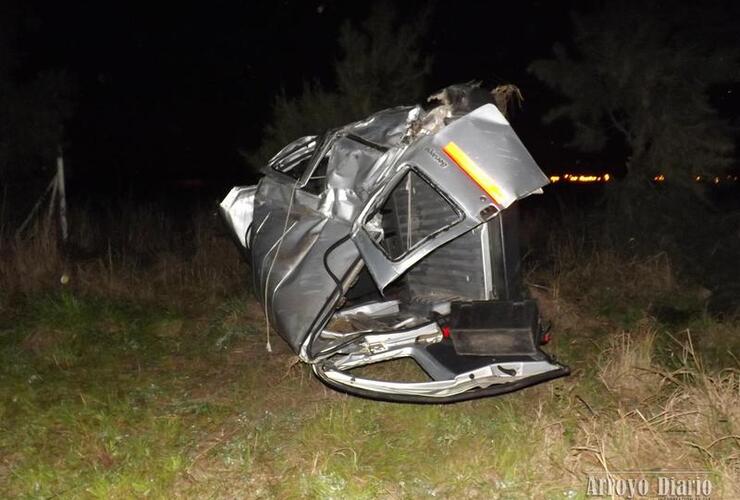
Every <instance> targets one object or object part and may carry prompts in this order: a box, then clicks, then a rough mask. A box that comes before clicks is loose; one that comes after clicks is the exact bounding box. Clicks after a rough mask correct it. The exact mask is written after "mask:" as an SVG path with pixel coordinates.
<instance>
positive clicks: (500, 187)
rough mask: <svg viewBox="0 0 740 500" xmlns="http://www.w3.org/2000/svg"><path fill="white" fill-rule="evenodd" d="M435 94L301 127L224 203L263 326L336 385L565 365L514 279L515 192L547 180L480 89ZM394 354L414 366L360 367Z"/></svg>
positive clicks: (419, 386)
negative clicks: (549, 348)
mask: <svg viewBox="0 0 740 500" xmlns="http://www.w3.org/2000/svg"><path fill="white" fill-rule="evenodd" d="M438 96H444V97H443V99H442V103H441V104H440V105H439V106H436V107H434V108H432V109H430V110H428V111H426V110H424V109H423V108H422V107H421V106H413V107H397V108H392V109H387V110H384V111H380V112H378V113H376V114H374V115H372V116H370V117H368V118H366V119H364V120H361V121H358V122H355V123H352V124H349V125H347V126H344V127H341V128H339V129H336V130H331V131H329V132H326V133H324V134H323V135H320V136H307V137H303V138H300V139H298V140H296V141H294V142H292V143H291V144H289V145H287V146H286V147H285V148H283V149H282V150H281V151H280V152H279V153H278V154H277V155H275V156H274V157H273V158H272V159H271V160H270V161H269V162H268V165H267V167H266V169H265V175H264V177H263V178H262V179H261V180H260V182H259V183H258V184H257V185H256V186H247V187H235V188H233V189H232V191H231V192H230V193H229V194H228V196H227V197H226V198H225V199H224V201H223V202H222V203H221V211H222V214H223V216H224V219H225V220H226V221H227V223H228V224H229V226H230V227H231V228H232V229H233V231H234V236H235V238H236V241H237V242H238V243H237V244H238V245H239V246H240V247H242V249H243V251H244V253H245V255H246V257H247V259H248V260H249V262H250V268H251V274H252V278H253V280H254V290H255V292H256V295H257V298H258V299H259V300H260V302H261V303H262V305H263V307H264V310H265V314H266V315H267V316H268V319H269V323H270V325H271V326H272V327H273V328H274V330H275V331H276V332H277V333H278V334H279V335H280V336H281V337H282V338H283V339H284V340H285V341H286V342H287V343H288V344H289V345H290V347H291V348H292V349H293V350H294V351H295V352H296V353H297V354H298V355H299V357H300V358H301V360H303V361H304V362H306V363H310V364H311V365H312V367H313V371H314V373H315V374H316V375H317V376H318V378H319V379H321V380H322V381H323V382H324V383H326V384H327V385H329V386H331V387H333V388H335V389H338V390H341V391H344V392H348V393H351V394H355V395H358V396H364V397H370V398H375V399H382V400H390V401H405V402H438V403H444V402H454V401H461V400H466V399H472V398H477V397H485V396H492V395H496V394H501V393H504V392H509V391H512V390H517V389H521V388H524V387H527V386H529V385H533V384H536V383H539V382H543V381H546V380H550V379H553V378H556V377H560V376H563V375H566V374H567V373H568V369H567V367H565V366H563V365H561V364H559V363H557V362H556V361H555V360H554V359H553V358H552V357H551V356H550V355H548V354H547V353H545V352H544V351H543V350H542V349H541V344H543V343H544V340H545V339H544V333H543V331H542V327H541V325H540V317H539V313H538V310H537V304H536V302H534V301H532V300H529V299H527V298H526V297H525V296H524V294H523V289H522V285H521V280H520V269H519V267H520V256H519V249H518V234H517V213H516V206H517V201H518V200H520V199H522V198H525V197H527V196H529V195H531V194H533V193H538V192H541V189H542V188H543V187H544V186H545V185H546V184H548V179H547V177H546V176H545V175H544V174H543V173H542V171H541V170H540V169H539V167H538V166H537V164H536V163H535V161H534V159H533V158H532V156H531V155H530V154H529V152H528V151H527V149H526V148H525V147H524V145H523V144H522V142H521V141H520V140H519V138H518V137H517V135H516V133H515V132H514V130H513V129H512V127H511V126H510V125H509V123H508V121H507V120H506V118H505V117H504V116H503V115H502V114H501V112H500V111H499V110H498V108H497V107H496V106H495V105H493V104H492V103H490V102H486V101H487V98H486V96H487V93H485V92H483V91H482V90H481V89H479V88H478V87H477V86H475V85H469V84H463V85H456V86H452V87H448V89H445V90H444V91H442V92H441V93H440V94H438ZM399 358H411V359H413V360H414V361H415V362H416V363H417V364H418V366H419V367H420V369H421V370H422V371H423V378H424V380H422V381H417V380H416V379H414V380H390V381H389V380H378V379H373V378H366V377H364V376H363V375H362V374H361V373H360V372H363V373H364V371H366V370H363V369H364V368H366V367H367V366H368V365H372V364H375V363H381V362H385V361H389V360H395V359H399Z"/></svg>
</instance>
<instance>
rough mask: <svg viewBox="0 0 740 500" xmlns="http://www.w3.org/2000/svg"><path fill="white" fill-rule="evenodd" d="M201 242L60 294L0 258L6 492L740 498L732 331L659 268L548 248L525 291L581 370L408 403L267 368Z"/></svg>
mask: <svg viewBox="0 0 740 500" xmlns="http://www.w3.org/2000/svg"><path fill="white" fill-rule="evenodd" d="M204 227H207V225H204ZM209 231H210V230H206V229H201V230H200V232H199V234H198V236H197V237H198V238H199V240H200V241H201V242H202V243H201V247H200V249H196V251H194V252H190V253H188V254H187V255H182V254H178V253H177V252H175V251H170V250H168V251H164V252H163V253H152V255H154V256H155V257H156V258H154V259H153V260H150V261H149V262H145V261H146V259H142V258H140V257H136V256H135V254H136V252H133V251H131V253H126V252H127V251H126V250H125V247H124V246H118V247H117V249H116V250H115V251H113V252H111V253H112V255H111V256H110V258H109V257H108V256H107V251H106V252H104V253H103V255H102V256H98V257H95V258H92V259H88V260H87V261H73V260H71V261H69V262H67V264H66V265H67V266H68V267H69V268H70V269H72V271H73V279H72V281H71V282H70V283H69V284H68V285H66V286H61V285H59V284H58V282H57V280H56V279H54V276H58V274H59V269H60V267H62V266H64V265H65V263H64V262H63V261H62V260H61V259H60V260H58V261H54V260H53V259H49V262H48V263H45V264H44V266H41V267H42V270H41V271H39V274H38V275H34V280H30V279H26V280H23V279H20V277H19V276H18V274H19V273H18V267H16V268H15V271H14V268H13V266H20V265H21V264H23V265H30V263H31V262H32V261H33V260H34V258H36V259H38V258H39V255H38V254H33V253H32V252H31V251H28V252H27V253H26V254H25V255H22V256H19V255H17V254H16V255H15V257H14V259H8V260H3V264H2V265H0V267H2V269H0V279H4V281H3V285H4V286H3V287H2V290H3V292H2V294H0V379H1V380H2V383H1V384H0V495H1V496H3V497H19V498H52V497H59V498H130V497H144V496H148V497H154V498H165V497H166V498H171V497H211V498H235V497H239V498H241V497H246V498H302V497H313V498H420V497H422V498H423V497H441V498H461V497H471V498H585V487H586V478H587V474H588V473H589V472H593V471H599V472H609V473H613V471H619V470H625V469H648V470H656V469H671V468H673V469H679V468H680V469H699V470H707V471H709V472H710V473H711V474H712V478H713V479H714V481H715V485H716V488H721V495H723V497H724V498H738V497H740V490H739V489H738V488H739V487H740V486H739V484H740V482H739V481H738V480H737V479H738V474H740V454H738V451H737V450H738V444H740V371H738V369H739V368H740V366H739V365H738V360H737V358H736V356H737V353H738V352H740V349H738V347H739V345H740V343H739V342H738V341H739V340H740V336H739V335H738V334H739V333H740V324H738V322H737V320H734V319H732V318H726V319H724V320H722V321H719V320H717V319H714V318H713V317H711V316H709V315H708V314H707V313H706V312H705V311H704V308H703V307H702V300H703V295H702V293H701V290H698V289H697V288H696V287H691V286H688V285H686V284H685V283H681V282H680V279H678V278H677V277H676V273H675V272H674V271H673V270H672V268H671V264H670V261H669V259H668V258H667V257H666V256H665V255H662V254H660V255H658V256H656V257H651V258H640V259H638V258H629V259H626V258H624V257H622V256H619V255H617V254H614V253H609V252H603V251H602V252H595V253H594V252H583V251H579V250H574V249H573V248H568V247H567V245H564V246H561V247H559V249H560V254H561V255H560V257H559V258H558V260H557V265H553V266H549V267H547V269H541V270H539V271H537V272H534V273H532V274H530V275H529V277H528V281H529V282H530V283H531V284H532V292H533V294H535V295H537V297H538V299H539V300H540V303H541V306H542V309H543V311H544V313H545V315H546V317H547V318H548V319H550V320H552V321H553V323H554V327H553V332H554V334H555V336H554V338H555V340H554V341H553V343H552V345H551V346H550V347H549V350H550V351H552V352H554V353H555V354H556V355H557V356H558V357H559V358H560V359H562V360H563V361H564V362H566V363H567V364H569V365H570V366H571V367H572V369H573V374H572V375H571V376H570V377H568V378H566V379H560V380H557V381H554V382H551V383H547V384H543V385H540V386H537V387H533V388H529V389H526V390H524V391H520V392H518V393H514V394H510V395H507V396H503V397H499V398H493V399H485V400H479V401H472V402H466V403H461V404H456V405H448V406H413V405H400V404H389V403H378V402H372V401H367V400H362V399H357V398H351V397H347V396H344V395H341V394H338V393H335V392H333V391H331V390H329V389H327V388H325V387H324V386H322V385H321V384H320V383H319V382H318V381H316V380H315V379H314V378H313V377H312V375H311V374H310V370H309V369H308V367H306V366H305V365H302V364H297V363H296V358H295V356H294V355H293V354H292V353H291V352H290V351H289V349H288V348H287V346H286V345H285V344H283V343H282V341H279V340H278V339H276V338H274V337H273V341H272V345H273V349H274V351H273V352H272V353H271V354H268V353H267V352H266V351H265V332H264V322H263V317H262V314H261V309H260V307H259V305H258V304H256V302H255V301H254V299H253V298H251V296H250V295H249V294H248V293H247V292H246V291H245V289H246V287H245V286H244V285H243V277H242V273H243V272H244V269H243V268H242V267H240V265H239V264H237V263H236V262H238V256H237V255H236V253H235V252H234V250H233V248H232V247H231V246H230V242H229V241H228V240H227V239H226V238H224V237H223V236H221V235H219V234H218V233H215V232H209ZM21 244H22V243H18V245H21ZM32 244H33V245H36V246H37V247H38V248H45V249H46V250H45V251H47V252H52V251H51V250H49V249H50V248H52V247H53V245H52V247H50V246H48V242H47V243H45V242H44V241H43V240H42V239H40V240H39V241H37V242H32ZM27 248H28V247H26V249H27ZM6 250H7V249H6ZM11 250H17V248H16V249H11ZM160 250H161V249H159V250H156V251H157V252H160ZM8 251H10V250H8ZM140 251H141V250H139V252H140ZM145 253H146V252H145ZM209 253H210V254H211V255H220V256H223V257H222V258H218V259H212V258H208V255H209ZM51 255H52V256H53V255H54V254H53V253H51ZM136 255H138V254H136ZM158 256H159V257H158ZM161 256H163V257H161ZM160 257H161V259H160ZM162 261H165V263H163V262H162ZM124 262H126V263H128V264H127V265H124ZM23 269H26V268H25V267H24V268H23ZM44 269H45V271H44ZM96 276H97V279H96ZM666 308H669V309H671V311H672V312H671V313H668V314H667V313H665V310H666ZM673 310H676V311H679V313H678V314H676V313H675V311H673ZM409 368H410V367H409V366H406V365H402V366H393V364H389V365H388V366H384V367H380V369H379V371H380V372H381V373H379V374H377V375H378V376H384V375H385V376H395V375H399V374H401V375H407V374H408V373H409ZM715 491H716V490H715Z"/></svg>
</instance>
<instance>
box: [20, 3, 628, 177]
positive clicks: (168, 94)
mask: <svg viewBox="0 0 740 500" xmlns="http://www.w3.org/2000/svg"><path fill="white" fill-rule="evenodd" d="M427 3H428V2H421V1H409V2H403V3H401V2H398V4H399V5H398V9H399V11H400V15H401V18H402V19H409V20H411V19H413V18H414V16H416V15H417V12H418V10H419V9H420V8H422V7H423V6H424V5H427ZM155 4H157V2H149V3H148V4H146V5H138V6H137V5H135V4H132V3H128V2H127V3H123V2H121V3H117V4H115V5H113V4H111V3H110V2H53V3H52V2H48V4H47V3H44V4H30V3H20V2H19V3H18V4H17V5H16V6H15V7H14V9H13V11H12V12H13V16H15V17H16V19H18V20H19V26H20V30H19V32H18V35H17V46H18V48H19V55H20V61H21V66H20V67H21V68H22V70H23V71H25V72H27V73H29V74H31V73H33V72H35V71H38V70H41V69H45V68H59V69H66V70H68V71H69V73H70V74H71V75H73V77H74V78H75V79H76V81H77V85H78V94H77V97H76V101H77V106H76V111H75V115H74V118H73V119H72V120H71V122H70V123H69V124H68V126H67V144H66V150H67V154H66V156H67V162H68V164H69V169H70V171H71V173H72V176H73V178H74V179H77V181H78V182H85V183H86V184H91V182H90V181H94V182H96V183H101V185H103V184H105V185H108V186H112V187H115V188H123V187H127V186H130V185H136V184H137V183H138V184H142V183H147V184H152V185H154V184H162V183H171V182H173V181H176V180H178V179H179V180H182V179H202V180H204V181H205V182H206V183H209V184H216V185H218V186H226V185H231V184H237V183H241V182H245V181H248V180H250V178H249V176H250V175H251V174H249V172H248V170H247V168H246V166H245V162H244V161H243V159H242V158H241V156H240V155H239V150H250V149H252V148H255V147H256V146H257V145H258V142H259V138H260V133H261V129H262V127H263V126H264V124H265V122H266V121H267V120H268V119H269V114H270V105H271V103H272V100H273V97H274V95H275V94H276V93H277V92H279V91H281V89H284V91H285V92H286V93H287V94H288V95H291V94H295V93H297V92H298V91H299V90H300V88H301V84H302V81H304V80H310V79H318V80H319V81H321V82H322V83H324V84H326V85H328V86H330V85H331V83H332V64H333V62H334V61H335V60H336V59H337V58H338V57H339V55H340V54H339V50H338V47H337V42H336V39H337V35H338V32H339V26H340V25H341V22H342V21H343V20H344V19H350V20H352V21H354V22H356V23H359V22H361V20H362V19H363V18H365V17H366V16H367V14H368V12H369V9H370V3H369V2H342V1H330V0H327V1H290V0H282V1H271V2H268V1H262V2H228V3H227V2H200V3H197V4H195V3H181V4H171V5H165V4H164V3H161V5H155ZM580 6H581V5H580V4H579V3H578V2H568V3H566V4H562V3H560V4H557V3H556V2H547V1H529V2H490V1H489V2H475V1H467V2H464V1H456V2H436V3H433V15H432V20H431V27H430V30H429V33H428V35H427V37H426V39H425V41H424V48H425V50H426V51H428V52H429V53H430V54H431V55H432V57H433V67H432V73H431V75H430V76H429V78H428V85H427V87H428V88H427V90H428V91H429V92H432V91H434V90H437V89H438V88H441V87H444V86H446V85H448V84H450V83H455V82H462V81H467V80H471V79H482V80H483V81H484V82H485V85H487V86H494V85H496V84H499V83H509V82H511V83H515V84H517V85H518V86H520V87H521V89H522V91H523V94H524V97H525V103H524V107H523V109H522V110H521V111H520V112H518V113H517V114H516V115H515V117H514V118H513V124H514V126H515V128H516V129H517V131H518V132H519V134H520V135H521V136H522V139H523V140H524V142H525V144H527V146H528V147H529V148H530V149H531V151H532V153H533V155H534V156H535V158H536V159H537V160H538V161H539V163H540V164H541V166H542V167H543V168H544V169H545V170H546V171H557V170H559V169H561V168H562V166H563V165H565V164H567V163H568V162H572V161H573V160H574V159H575V158H576V157H577V155H576V153H574V152H567V151H563V148H562V146H561V144H562V143H564V142H565V141H566V140H567V138H568V137H569V131H568V130H567V127H565V126H562V125H561V126H557V127H545V126H544V125H543V124H542V123H541V120H540V117H541V115H542V113H543V112H544V111H546V110H547V109H548V108H549V107H550V106H552V105H553V104H554V103H556V102H557V96H555V95H554V94H553V93H551V92H550V91H549V90H547V89H546V88H545V87H544V85H543V84H541V83H539V82H537V81H536V80H535V79H534V78H533V77H532V76H531V75H529V74H527V72H526V67H527V65H528V64H529V63H530V62H531V61H532V60H533V59H536V58H541V57H547V56H549V55H550V54H551V50H552V46H553V44H554V43H555V42H556V41H567V40H568V38H569V36H570V20H569V17H568V12H569V10H571V9H572V8H578V7H580ZM409 104H412V103H409ZM607 161H612V160H607ZM613 161H616V160H613ZM83 179H84V181H83Z"/></svg>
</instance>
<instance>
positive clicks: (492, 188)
mask: <svg viewBox="0 0 740 500" xmlns="http://www.w3.org/2000/svg"><path fill="white" fill-rule="evenodd" d="M442 151H444V152H445V154H446V155H447V156H449V157H450V159H451V160H452V161H453V162H455V164H456V165H457V166H458V167H460V168H461V169H462V170H463V172H465V173H466V174H468V177H470V178H471V179H472V180H473V181H474V182H475V183H476V184H478V186H479V187H480V188H481V189H482V190H483V191H484V192H485V193H486V194H487V195H488V196H490V197H491V198H492V199H493V201H495V202H496V203H497V204H499V205H500V206H503V205H504V203H503V201H504V199H505V198H506V195H505V194H504V192H503V191H502V190H501V188H500V187H498V185H497V184H496V183H495V182H494V181H493V179H491V177H490V176H489V175H488V174H487V173H486V172H485V171H484V170H483V169H482V168H480V167H479V166H478V164H477V163H475V161H473V159H472V158H470V157H469V156H468V155H467V154H466V153H465V151H463V150H462V149H460V146H458V145H457V144H455V143H454V142H452V141H450V142H448V143H447V145H446V146H445V147H444V148H442Z"/></svg>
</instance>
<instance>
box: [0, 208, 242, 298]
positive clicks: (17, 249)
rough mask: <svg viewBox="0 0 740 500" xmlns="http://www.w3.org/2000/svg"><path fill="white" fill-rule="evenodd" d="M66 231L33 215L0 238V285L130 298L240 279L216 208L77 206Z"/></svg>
mask: <svg viewBox="0 0 740 500" xmlns="http://www.w3.org/2000/svg"><path fill="white" fill-rule="evenodd" d="M70 228H71V232H70V237H69V241H68V243H67V244H66V245H62V244H61V242H60V240H59V234H58V228H57V227H56V225H55V223H54V222H50V221H49V220H47V219H39V220H38V221H37V222H36V223H35V224H34V225H32V226H31V227H30V228H29V229H28V230H26V231H25V232H24V233H23V234H21V235H19V236H16V235H14V234H12V233H11V231H10V228H8V227H5V228H4V229H5V232H4V234H2V235H1V237H0V241H1V242H2V243H0V256H2V258H1V259H0V290H2V292H3V294H4V295H5V296H6V297H7V296H8V295H12V294H31V293H34V292H38V291H42V290H49V289H55V288H68V289H73V290H77V291H80V292H89V293H96V294H104V295H107V296H117V297H130V298H136V299H159V300H167V298H168V296H169V297H170V298H181V297H183V296H184V295H194V294H195V295H200V296H202V295H204V294H205V295H210V296H224V295H225V294H227V293H231V292H234V291H235V290H237V289H238V288H239V287H240V286H241V285H242V284H243V283H244V266H243V259H242V258H241V256H240V255H239V253H238V251H237V250H236V247H235V246H234V244H233V243H232V241H231V239H230V238H229V236H228V235H227V233H226V230H225V227H224V226H223V225H222V222H221V221H220V220H219V219H218V217H217V216H216V214H215V211H205V210H201V211H197V212H194V213H192V214H190V215H186V216H184V217H183V216H177V217H175V216H173V215H171V214H167V213H166V212H165V211H164V210H162V209H158V208H157V207H152V206H134V205H132V206H128V207H126V206H124V207H120V208H118V209H110V210H108V211H107V212H102V213H101V211H99V210H98V211H91V212H88V211H85V210H82V209H77V210H74V211H72V213H71V214H70Z"/></svg>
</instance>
